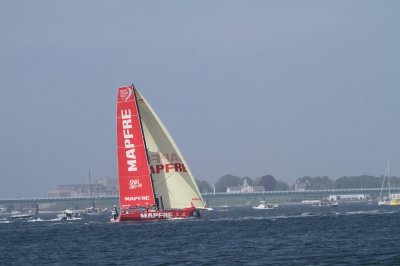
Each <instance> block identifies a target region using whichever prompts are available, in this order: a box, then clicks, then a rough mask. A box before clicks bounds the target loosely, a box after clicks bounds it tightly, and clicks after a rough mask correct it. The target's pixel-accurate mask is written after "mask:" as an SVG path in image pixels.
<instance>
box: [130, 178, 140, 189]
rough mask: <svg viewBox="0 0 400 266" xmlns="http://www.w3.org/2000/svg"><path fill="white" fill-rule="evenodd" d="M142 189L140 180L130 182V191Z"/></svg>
mask: <svg viewBox="0 0 400 266" xmlns="http://www.w3.org/2000/svg"><path fill="white" fill-rule="evenodd" d="M141 187H142V183H140V180H139V179H133V180H129V189H137V188H141Z"/></svg>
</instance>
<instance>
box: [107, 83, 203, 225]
mask: <svg viewBox="0 0 400 266" xmlns="http://www.w3.org/2000/svg"><path fill="white" fill-rule="evenodd" d="M117 142H118V178H119V191H120V212H119V213H118V210H117V208H116V207H115V208H114V211H113V218H112V219H111V221H112V222H117V221H147V220H163V219H188V218H198V217H200V215H199V209H204V208H205V206H204V201H203V199H202V197H201V195H200V192H199V189H198V187H197V184H196V181H195V179H194V177H193V175H192V174H191V172H190V170H189V168H188V166H187V164H186V162H185V160H184V158H183V156H182V154H181V152H180V151H179V149H178V147H177V146H176V144H175V142H174V141H173V139H172V137H171V136H170V134H169V133H168V131H167V129H166V128H165V126H164V125H163V124H162V122H161V120H160V119H159V118H158V116H157V115H156V113H155V112H154V110H153V109H152V108H151V106H150V105H149V104H148V103H147V101H146V100H145V99H144V98H143V96H142V95H141V94H140V93H139V92H138V91H137V90H136V88H135V87H134V86H133V85H131V86H125V87H120V88H118V103H117Z"/></svg>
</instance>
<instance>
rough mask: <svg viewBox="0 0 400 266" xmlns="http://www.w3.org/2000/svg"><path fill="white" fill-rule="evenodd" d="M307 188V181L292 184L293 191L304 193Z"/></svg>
mask: <svg viewBox="0 0 400 266" xmlns="http://www.w3.org/2000/svg"><path fill="white" fill-rule="evenodd" d="M307 188H308V180H307V181H306V182H303V181H300V180H297V181H296V183H295V184H294V191H305V190H307Z"/></svg>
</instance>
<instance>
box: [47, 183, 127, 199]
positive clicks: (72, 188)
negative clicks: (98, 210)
mask: <svg viewBox="0 0 400 266" xmlns="http://www.w3.org/2000/svg"><path fill="white" fill-rule="evenodd" d="M91 195H92V196H93V197H96V196H97V197H99V196H119V187H118V180H117V179H110V178H102V179H98V180H94V182H93V184H92V189H90V185H89V184H72V185H59V186H57V188H56V189H54V190H50V191H48V192H47V196H48V197H50V198H55V197H56V198H58V197H90V196H91Z"/></svg>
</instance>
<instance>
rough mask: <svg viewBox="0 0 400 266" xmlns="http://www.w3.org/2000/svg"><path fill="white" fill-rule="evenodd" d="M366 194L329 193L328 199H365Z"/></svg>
mask: <svg viewBox="0 0 400 266" xmlns="http://www.w3.org/2000/svg"><path fill="white" fill-rule="evenodd" d="M366 199H367V195H364V194H348V195H329V197H328V200H329V201H338V200H366Z"/></svg>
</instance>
